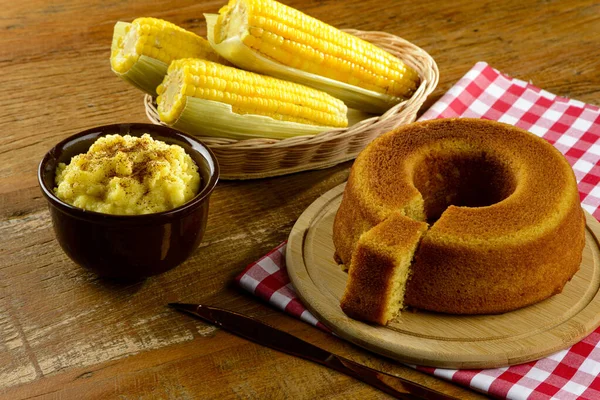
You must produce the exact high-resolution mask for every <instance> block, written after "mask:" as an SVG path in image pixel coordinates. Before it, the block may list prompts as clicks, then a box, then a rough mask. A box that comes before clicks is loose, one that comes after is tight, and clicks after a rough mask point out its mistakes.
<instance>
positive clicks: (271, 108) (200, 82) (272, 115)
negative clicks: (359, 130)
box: [157, 59, 348, 139]
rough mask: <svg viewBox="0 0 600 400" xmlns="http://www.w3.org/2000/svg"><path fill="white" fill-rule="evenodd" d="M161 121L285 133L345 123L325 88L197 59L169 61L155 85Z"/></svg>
mask: <svg viewBox="0 0 600 400" xmlns="http://www.w3.org/2000/svg"><path fill="white" fill-rule="evenodd" d="M157 92H158V94H159V96H158V98H157V104H158V114H159V117H160V119H161V121H163V122H165V123H167V124H170V125H172V126H174V127H176V128H178V129H181V130H185V131H187V132H189V133H193V134H200V135H210V134H212V135H215V136H221V137H230V138H242V137H244V138H247V137H249V136H254V137H271V138H279V139H280V138H285V137H291V136H298V135H306V134H315V133H318V132H322V131H324V130H328V129H333V128H339V127H346V126H348V120H347V117H346V112H347V107H346V105H345V104H344V103H343V102H342V101H341V100H338V99H336V98H334V97H332V96H330V95H328V94H327V93H324V92H321V91H319V90H316V89H313V88H309V87H305V86H302V85H299V84H296V83H293V82H286V81H281V80H279V79H276V78H273V77H270V76H263V75H259V74H255V73H253V72H248V71H243V70H239V69H237V68H233V67H228V66H224V65H220V64H217V63H213V62H210V61H206V60H199V59H182V60H176V61H173V62H172V63H171V65H170V66H169V70H168V73H167V76H166V77H165V79H164V81H163V83H162V84H160V85H159V86H158V88H157Z"/></svg>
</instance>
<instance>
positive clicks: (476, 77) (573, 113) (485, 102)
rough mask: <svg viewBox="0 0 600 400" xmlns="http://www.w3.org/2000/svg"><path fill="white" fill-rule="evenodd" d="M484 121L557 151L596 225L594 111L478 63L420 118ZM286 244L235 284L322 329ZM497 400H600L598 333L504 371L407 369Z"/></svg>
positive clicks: (599, 166)
mask: <svg viewBox="0 0 600 400" xmlns="http://www.w3.org/2000/svg"><path fill="white" fill-rule="evenodd" d="M449 117H472V118H485V119H492V120H497V121H501V122H506V123H509V124H512V125H516V126H519V127H521V128H524V129H527V130H529V131H530V132H532V133H534V134H536V135H538V136H541V137H543V138H544V139H546V140H547V141H549V142H550V143H552V144H553V145H554V146H555V147H556V148H557V149H558V150H560V151H561V152H562V153H563V154H564V155H565V157H566V158H567V160H568V161H569V163H570V164H571V166H572V167H573V170H574V171H575V176H576V178H577V182H578V185H579V192H580V196H581V201H582V206H583V208H584V209H586V210H587V211H588V212H590V213H591V214H592V215H594V216H595V217H596V218H597V219H600V185H598V183H599V182H600V142H599V138H600V109H599V108H598V107H596V106H592V105H589V104H584V103H582V102H579V101H576V100H572V99H567V98H564V97H559V96H555V95H553V94H551V93H548V92H547V91H545V90H542V89H539V88H537V87H535V86H533V85H532V84H529V83H527V82H523V81H520V80H517V79H513V78H510V77H508V76H506V75H504V74H502V73H500V72H499V71H497V70H495V69H493V68H492V67H490V66H489V65H488V64H486V63H483V62H480V63H477V64H475V66H474V67H473V68H472V69H471V70H470V71H469V72H468V73H467V74H466V75H465V76H464V77H463V78H462V79H460V80H459V81H458V82H457V83H456V85H454V86H453V87H452V88H451V89H450V90H449V91H448V92H447V93H446V94H444V96H442V98H441V99H440V100H438V101H437V102H436V103H435V104H434V105H433V106H432V107H431V108H430V109H429V110H428V111H427V112H425V114H423V116H422V117H421V120H426V119H433V118H449ZM285 245H286V244H285V243H282V244H280V245H279V246H277V247H276V248H275V249H273V250H272V251H271V252H269V253H268V254H267V255H265V256H264V257H263V258H261V259H260V260H258V261H256V262H254V263H252V264H250V265H249V266H248V267H247V268H246V269H245V270H244V271H243V272H242V273H241V274H240V275H239V276H238V277H237V278H236V281H237V283H238V284H239V285H240V286H241V287H242V288H244V289H245V290H248V291H249V292H251V293H253V294H255V295H256V296H258V297H260V298H262V299H264V300H265V301H267V302H269V303H271V304H273V305H274V306H276V307H278V308H280V309H281V310H283V311H285V312H287V313H289V314H291V315H294V316H296V317H298V318H300V319H302V320H303V321H305V322H308V323H310V324H312V325H314V326H316V327H318V328H320V329H322V330H325V331H327V332H330V331H329V330H328V328H327V327H325V326H324V325H323V324H321V323H320V322H318V321H317V319H316V318H315V317H314V316H313V315H312V314H311V313H310V312H309V311H308V310H306V308H305V307H304V306H303V305H302V304H301V303H300V302H299V300H298V298H297V297H296V294H295V291H294V288H293V287H292V285H291V283H290V280H289V277H288V275H287V272H286V268H285V256H284V255H285ZM412 367H414V368H416V369H418V370H420V371H423V372H426V373H429V374H432V375H435V376H437V377H440V378H443V379H447V380H449V381H452V382H454V383H456V384H459V385H463V386H466V387H470V388H471V389H474V390H477V391H479V392H482V393H485V394H487V395H488V396H491V397H495V398H500V399H505V398H506V399H590V400H594V399H600V376H599V375H600V328H598V329H596V330H595V331H594V332H593V333H592V334H590V335H589V336H587V337H586V338H585V339H583V340H582V341H581V342H579V343H577V344H575V345H573V346H571V347H570V348H568V349H565V350H563V351H560V352H558V353H555V354H552V355H550V356H548V357H546V358H543V359H541V360H538V361H532V362H529V363H526V364H521V365H514V366H511V367H505V368H494V369H485V370H480V369H478V370H454V369H441V368H429V367H419V366H412Z"/></svg>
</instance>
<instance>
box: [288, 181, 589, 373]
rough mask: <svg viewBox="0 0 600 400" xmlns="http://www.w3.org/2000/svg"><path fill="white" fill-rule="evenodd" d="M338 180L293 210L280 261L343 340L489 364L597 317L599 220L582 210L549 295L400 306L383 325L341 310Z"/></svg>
mask: <svg viewBox="0 0 600 400" xmlns="http://www.w3.org/2000/svg"><path fill="white" fill-rule="evenodd" d="M344 186H345V184H342V185H340V186H337V187H335V188H334V189H332V190H330V191H329V192H327V193H326V194H324V195H323V196H321V197H320V198H319V199H317V200H316V201H315V202H314V203H313V204H312V205H311V206H310V207H308V208H307V209H306V211H304V213H303V214H302V215H301V216H300V218H299V219H298V221H297V222H296V224H295V225H294V228H293V229H292V232H291V234H290V237H289V242H288V247H287V252H286V262H287V269H288V273H289V275H290V279H291V281H292V283H293V284H294V287H295V288H296V291H297V293H298V295H299V297H300V298H301V300H302V301H303V302H304V304H305V305H306V306H307V308H308V309H309V310H310V311H311V312H312V313H313V314H314V315H315V316H316V317H317V319H319V320H320V321H321V322H322V323H323V324H325V325H326V326H327V327H329V328H330V329H331V330H333V331H334V332H335V333H336V334H337V335H339V336H341V337H343V338H345V339H346V340H349V341H351V342H353V343H355V344H357V345H359V346H362V347H364V348H366V349H368V350H371V351H373V352H376V353H379V354H382V355H384V356H387V357H390V358H393V359H396V360H399V361H402V362H406V363H411V364H417V365H423V366H433V367H442V368H494V367H501V366H507V365H513V364H521V363H524V362H528V361H532V360H536V359H539V358H542V357H545V356H547V355H549V354H552V353H554V352H557V351H559V350H562V349H565V348H567V347H569V346H571V345H573V344H575V343H576V342H578V341H579V340H581V339H582V338H584V337H585V336H587V335H588V334H589V333H591V332H592V331H593V330H594V329H595V328H596V327H598V326H599V325H600V294H599V290H598V289H599V287H600V273H599V261H600V258H599V255H600V249H599V244H598V239H597V237H598V234H600V223H598V221H596V220H595V219H594V218H593V217H592V216H591V215H589V214H588V213H587V212H586V213H585V214H586V221H587V226H586V228H587V229H586V246H585V249H584V251H583V261H582V263H581V268H580V270H579V272H578V273H577V274H576V275H575V276H574V277H573V279H571V281H570V282H569V283H567V285H566V286H565V288H564V290H563V292H562V293H560V294H558V295H556V296H553V297H551V298H550V299H547V300H544V301H542V302H540V303H538V304H535V305H532V306H529V307H525V308H522V309H520V310H516V311H512V312H509V313H505V314H501V315H477V316H458V315H445V314H437V313H431V312H426V311H416V312H409V311H405V312H402V313H401V314H400V315H399V316H398V317H397V318H396V319H394V320H393V321H391V322H390V323H389V324H388V325H387V326H385V327H383V326H375V325H370V324H367V323H363V322H360V321H356V320H353V319H351V318H348V317H347V316H346V314H344V313H343V312H342V310H341V309H340V306H339V304H340V298H341V297H342V294H343V291H344V287H345V285H346V279H347V274H346V273H345V272H343V271H342V270H341V268H340V267H339V266H338V265H337V264H336V262H335V261H334V259H333V253H334V246H333V242H332V227H333V219H334V217H335V213H336V211H337V209H338V207H339V204H340V202H341V200H342V194H343V190H344Z"/></svg>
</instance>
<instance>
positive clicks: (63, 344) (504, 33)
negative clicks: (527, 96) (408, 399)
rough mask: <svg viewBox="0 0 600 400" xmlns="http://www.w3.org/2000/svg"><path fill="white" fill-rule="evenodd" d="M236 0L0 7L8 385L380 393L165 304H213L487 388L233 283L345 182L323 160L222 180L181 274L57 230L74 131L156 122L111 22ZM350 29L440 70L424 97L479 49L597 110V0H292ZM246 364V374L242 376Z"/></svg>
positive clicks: (26, 394) (340, 347)
mask: <svg viewBox="0 0 600 400" xmlns="http://www.w3.org/2000/svg"><path fill="white" fill-rule="evenodd" d="M224 3H225V1H224V0H223V1H216V0H211V1H206V2H198V1H192V0H183V1H178V2H177V3H176V4H174V3H173V2H171V3H169V2H145V1H141V0H136V1H128V2H125V1H118V0H110V1H104V2H102V1H97V0H84V1H79V0H61V1H56V2H52V3H51V4H49V3H48V2H44V1H41V0H22V1H18V2H6V4H3V11H2V16H1V17H0V67H2V71H3V83H2V88H3V96H0V109H2V111H3V112H2V113H0V125H2V127H3V133H2V135H0V160H1V161H2V162H0V260H1V262H0V397H3V398H10V399H18V398H32V397H39V398H79V397H81V393H89V395H90V397H95V398H115V397H121V398H140V397H144V398H186V396H187V397H188V398H198V397H213V398H221V397H222V398H236V397H242V398H264V397H269V396H272V397H277V395H281V396H279V397H282V396H285V395H289V397H295V398H316V397H323V398H377V397H383V396H382V395H380V394H379V392H376V391H374V390H373V389H371V388H369V387H368V386H365V385H363V384H361V383H359V382H356V381H354V380H352V379H350V378H347V377H344V376H343V375H340V374H337V373H335V372H332V371H328V370H326V369H324V368H321V367H318V366H314V365H312V364H310V363H307V362H304V361H301V360H297V359H294V358H291V357H288V356H285V355H282V354H280V353H277V352H273V351H271V350H267V349H264V348H262V347H259V346H256V345H253V344H248V343H247V342H245V341H242V340H241V339H238V338H235V337H233V336H231V335H228V334H226V333H223V332H220V331H215V330H214V329H213V328H210V327H208V326H206V325H204V324H202V323H201V322H198V321H195V320H193V319H190V318H187V317H185V316H182V315H179V314H177V313H173V312H171V311H169V310H168V309H166V308H165V306H164V305H165V304H166V303H167V302H170V301H209V302H214V303H215V304H219V305H220V306H223V307H226V308H231V309H235V310H237V311H240V312H244V313H246V314H249V315H255V316H259V317H262V318H265V319H266V320H268V322H269V323H272V324H274V325H276V326H278V327H281V328H282V329H285V330H287V331H290V332H292V333H295V334H298V335H299V336H301V337H304V338H305V339H307V340H309V341H313V342H315V343H317V344H319V345H321V346H323V347H326V348H328V349H330V350H333V351H337V352H338V353H340V354H342V355H346V356H348V357H350V358H354V359H357V360H359V361H362V362H365V363H367V364H370V365H371V366H375V367H377V368H380V369H383V370H389V371H392V372H394V373H398V374H399V375H402V376H406V377H409V378H410V379H412V380H414V381H416V382H420V383H422V384H425V385H427V386H432V387H436V388H438V389H440V390H443V391H446V392H448V393H453V394H455V395H456V396H459V397H461V398H468V397H470V396H472V397H477V396H476V395H474V394H471V393H470V392H467V391H464V390H462V389H460V388H458V387H457V386H455V385H452V384H448V383H445V382H442V381H440V380H438V379H436V378H433V377H430V376H426V375H424V374H421V373H418V372H416V371H413V370H410V369H408V368H405V367H400V366H398V364H396V363H393V362H390V361H389V360H385V359H382V358H378V357H372V356H371V355H369V354H368V353H367V352H365V351H363V350H360V349H358V348H356V347H355V346H352V345H349V344H347V343H345V342H342V341H340V340H337V339H335V338H332V337H331V336H329V335H327V334H324V333H322V332H319V331H316V330H315V329H314V328H312V327H309V326H307V325H305V324H304V323H301V322H299V321H296V320H293V319H291V318H289V317H287V316H284V315H282V314H281V313H279V312H278V311H274V310H273V309H272V308H270V307H268V306H266V305H264V304H262V303H261V302H260V301H257V300H256V299H255V298H253V297H251V296H249V295H246V294H244V293H241V292H240V291H239V289H237V288H235V287H234V286H233V285H232V283H231V281H232V278H233V277H234V276H236V275H237V274H238V273H239V272H240V271H242V270H243V268H244V267H245V266H246V265H247V264H248V263H249V262H251V261H253V260H255V259H257V258H258V257H260V256H261V255H262V254H264V253H265V252H266V251H267V250H269V249H270V248H272V247H274V246H275V245H277V244H278V243H280V242H281V241H283V240H284V239H285V238H286V237H287V235H288V233H289V231H290V230H291V227H292V225H293V223H294V221H295V220H296V218H298V216H299V215H300V214H301V212H302V211H303V210H304V209H305V208H306V207H307V206H308V205H309V204H310V203H311V202H312V201H314V200H315V199H316V198H318V197H319V196H320V195H321V194H323V193H325V192H326V191H327V190H329V189H330V188H333V187H334V186H336V185H338V184H340V183H342V182H343V181H344V180H345V179H346V177H347V173H348V167H349V166H350V164H351V163H344V164H342V165H339V166H337V167H334V168H330V169H328V170H323V171H313V172H306V173H298V174H294V175H290V176H286V177H280V178H272V179H264V180H260V181H249V182H221V183H219V185H218V187H217V189H216V191H215V193H214V195H213V197H212V201H211V211H210V216H209V225H208V229H207V232H206V236H205V239H204V241H203V243H202V244H201V246H200V248H199V249H198V250H197V251H196V252H195V253H194V254H193V256H192V257H191V258H190V259H189V260H188V261H187V262H185V263H184V264H182V265H181V266H179V267H178V268H176V269H174V270H172V271H169V272H167V273H165V274H163V275H160V276H158V277H154V278H150V279H148V280H147V281H145V282H142V283H138V284H135V285H125V286H124V285H118V284H114V283H110V282H104V281H100V280H98V279H97V278H96V277H95V276H94V275H93V274H91V273H89V272H87V271H85V270H83V269H81V268H79V267H77V266H76V265H75V264H74V263H73V262H71V261H70V260H69V259H68V258H67V257H66V256H65V255H64V253H63V252H62V250H61V249H60V247H59V246H58V244H57V243H56V241H55V240H54V236H53V232H52V227H51V224H50V220H49V217H48V212H47V210H46V205H45V200H44V199H43V197H42V196H41V193H40V191H39V189H38V187H37V180H36V176H35V174H36V169H37V165H38V163H39V161H40V159H41V158H42V156H43V154H44V153H45V152H46V151H47V150H48V149H49V148H50V147H52V146H53V145H54V144H55V143H56V142H58V141H59V140H61V139H63V138H65V137H67V136H68V135H70V134H72V133H75V132H77V131H80V130H82V129H86V128H89V127H91V126H95V125H102V124H110V123H115V122H126V121H127V122H146V116H145V114H144V108H143V104H142V96H141V94H140V93H139V92H137V91H136V90H135V89H134V88H131V87H129V86H128V85H127V84H126V83H124V82H122V81H121V80H119V79H118V78H116V77H115V76H114V75H113V73H112V72H111V71H110V68H109V63H108V53H109V50H108V49H109V44H110V38H111V35H112V27H113V25H114V23H115V22H116V21H117V20H119V19H122V20H131V19H133V18H135V17H137V16H144V15H150V16H156V17H162V18H165V19H168V20H171V21H172V22H175V23H177V24H180V25H182V26H184V27H186V28H188V29H192V30H194V31H196V32H198V33H200V34H204V33H205V29H206V27H205V23H204V20H203V17H202V14H203V13H204V12H216V11H217V10H218V9H219V7H220V6H221V5H223V4H224ZM286 3H287V4H289V5H291V6H294V7H296V8H300V9H302V10H304V11H305V12H307V13H309V14H311V15H313V16H315V17H317V18H320V19H322V20H324V21H327V22H329V23H332V24H334V25H336V26H338V27H340V28H356V29H361V30H381V31H386V32H390V33H393V34H396V35H399V36H402V37H404V38H406V39H408V40H410V41H412V42H414V43H415V44H416V45H418V46H420V47H422V48H424V49H426V50H427V51H428V52H429V53H430V54H431V55H432V56H433V57H434V58H435V59H436V61H437V63H438V66H439V68H440V84H439V86H438V89H437V90H436V91H435V92H434V94H433V95H432V96H431V98H430V99H429V100H428V101H427V103H426V107H427V105H430V104H432V103H433V101H434V100H435V99H436V98H439V96H441V94H443V93H444V92H445V91H446V90H448V89H449V88H450V87H451V86H452V85H453V84H454V83H455V82H456V80H458V79H459V78H460V77H461V76H462V75H464V73H466V71H468V69H469V68H470V67H471V66H472V65H473V64H474V63H475V62H477V61H481V60H483V61H487V62H488V63H490V64H491V65H492V66H493V67H495V68H498V69H500V70H502V71H503V72H506V73H508V74H511V75H513V76H515V77H518V78H520V79H524V80H531V81H532V82H533V83H534V84H536V85H538V86H541V87H543V88H544V89H546V90H548V91H551V92H554V93H556V94H559V95H564V96H571V97H573V98H576V99H578V100H582V101H585V102H590V103H594V104H600V92H599V87H600V70H598V69H597V68H596V64H597V60H598V59H599V58H600V46H598V37H600V17H599V15H600V4H598V3H597V2H596V1H594V0H580V1H572V2H564V1H556V0H549V1H544V0H539V1H531V2H523V1H518V0H509V1H505V2H496V1H492V0H485V1H481V2H470V1H467V0H459V1H455V2H442V1H439V0H438V1H436V0H428V1H420V2H394V1H359V0H351V1H346V2H336V1H333V0H326V1H316V0H313V1H301V0H291V1H286ZM240 374H243V375H244V378H245V379H244V380H242V379H240Z"/></svg>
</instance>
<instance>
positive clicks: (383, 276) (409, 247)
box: [341, 213, 427, 325]
mask: <svg viewBox="0 0 600 400" xmlns="http://www.w3.org/2000/svg"><path fill="white" fill-rule="evenodd" d="M426 231H427V224H426V223H425V222H419V221H415V220H413V219H410V218H408V217H406V216H404V215H402V214H401V213H394V214H392V215H391V216H390V217H388V218H387V219H386V220H385V221H384V222H382V223H380V224H379V225H377V226H375V227H374V228H372V229H370V230H368V231H367V232H365V233H363V234H362V235H361V236H360V238H359V239H358V243H357V245H356V250H355V251H354V252H353V255H352V260H351V262H350V266H349V270H348V283H347V285H346V290H345V292H344V296H343V297H342V301H341V307H342V310H343V311H344V312H345V313H346V314H347V315H348V316H350V317H352V318H355V319H360V320H363V321H370V322H374V323H378V324H381V325H385V324H387V322H388V321H389V320H391V319H392V318H394V317H395V316H396V315H397V314H398V312H399V311H400V309H401V308H402V306H403V300H404V289H405V286H406V281H407V280H408V276H409V271H410V266H411V263H412V259H413V255H414V253H415V251H416V250H417V247H418V245H419V243H420V241H421V238H422V237H423V235H424V234H425V232H426Z"/></svg>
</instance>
